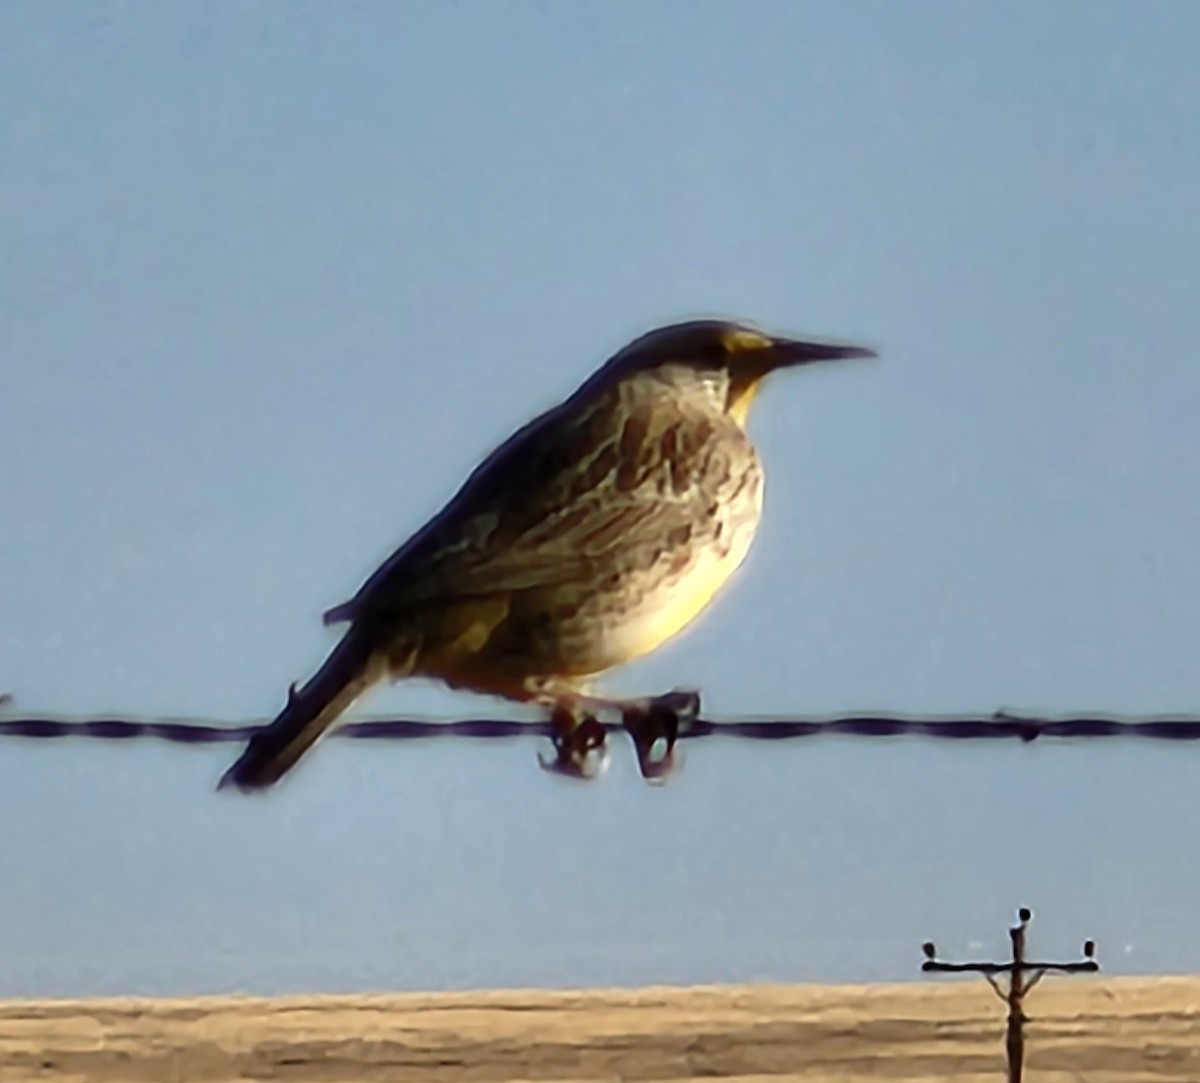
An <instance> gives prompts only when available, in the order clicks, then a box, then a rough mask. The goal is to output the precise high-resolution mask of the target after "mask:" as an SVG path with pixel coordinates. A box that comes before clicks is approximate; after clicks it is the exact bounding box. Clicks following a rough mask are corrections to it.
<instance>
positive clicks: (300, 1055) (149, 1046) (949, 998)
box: [0, 978, 1200, 1083]
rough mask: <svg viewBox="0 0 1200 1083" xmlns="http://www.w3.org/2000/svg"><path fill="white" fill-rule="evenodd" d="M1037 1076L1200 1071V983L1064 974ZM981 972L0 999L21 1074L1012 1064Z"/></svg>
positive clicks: (915, 1077) (4, 1057) (1108, 1082)
mask: <svg viewBox="0 0 1200 1083" xmlns="http://www.w3.org/2000/svg"><path fill="white" fill-rule="evenodd" d="M1027 1011H1028V1013H1029V1014H1030V1016H1031V1017H1032V1018H1033V1022H1032V1023H1031V1024H1030V1025H1029V1028H1028V1031H1027V1039H1026V1041H1027V1055H1026V1069H1025V1080H1026V1083H1061V1081H1065V1080H1087V1081H1088V1083H1117V1081H1120V1083H1136V1081H1151V1080H1152V1081H1154V1083H1167V1081H1173V1080H1180V1081H1185V1080H1186V1081H1187V1083H1197V1081H1200V979H1182V978H1163V979H1124V980H1115V981H1104V980H1084V979H1078V978H1062V979H1059V980H1057V981H1056V980H1054V979H1052V978H1051V979H1048V980H1047V981H1046V983H1045V984H1044V985H1041V986H1039V987H1038V989H1037V990H1036V991H1035V992H1033V993H1032V994H1031V995H1030V998H1029V1001H1028V1003H1027ZM1004 1012H1005V1009H1004V1005H1002V1004H1001V1003H1000V1002H999V1001H998V1000H996V999H995V997H994V996H993V995H992V994H991V992H990V991H989V989H988V987H987V986H986V985H984V984H983V983H982V982H978V981H973V982H962V983H960V982H953V983H946V982H933V981H930V982H928V983H923V984H914V985H891V986H844V987H835V986H799V987H785V986H728V987H710V988H701V989H641V990H615V991H613V990H590V991H582V992H571V993H547V992H521V991H517V992H491V993H470V994H453V995H445V994H443V995H416V996H390V995H389V996H359V997H288V998H280V999H273V1000H256V999H249V998H208V999H194V1000H135V999H119V1000H117V999H114V1000H80V1001H8V1002H0V1083H12V1081H16V1080H45V1081H50V1080H53V1081H55V1083H59V1081H66V1080H151V1081H155V1083H159V1081H163V1083H165V1081H184V1080H213V1081H222V1080H237V1079H270V1080H282V1081H287V1080H297V1081H301V1080H303V1081H325V1080H328V1081H331V1083H333V1081H336V1083H356V1081H359V1080H370V1081H372V1083H377V1081H378V1083H382V1081H385V1080H389V1081H390V1080H405V1081H411V1083H424V1081H436V1083H449V1081H451V1080H472V1081H476V1080H656V1081H673V1080H690V1079H714V1078H717V1079H735V1080H739V1081H742V1083H750V1081H754V1083H763V1081H766V1080H783V1079H789V1078H790V1079H799V1080H806V1081H816V1080H830V1081H832V1080H864V1079H874V1080H880V1079H882V1080H896V1081H900V1080H904V1081H908V1083H926V1081H932V1080H937V1081H939V1083H941V1081H942V1080H947V1079H954V1080H963V1081H971V1083H974V1081H977V1080H989V1081H995V1080H1002V1079H1004V1067H1003V1066H1004V1060H1003V1051H1002V1035H1003V1021H1004Z"/></svg>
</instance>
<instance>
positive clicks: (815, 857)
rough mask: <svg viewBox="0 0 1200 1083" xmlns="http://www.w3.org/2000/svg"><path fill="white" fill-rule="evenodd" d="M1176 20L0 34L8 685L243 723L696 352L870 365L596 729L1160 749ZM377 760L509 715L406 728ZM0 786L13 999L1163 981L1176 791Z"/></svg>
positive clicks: (449, 711) (1185, 645)
mask: <svg viewBox="0 0 1200 1083" xmlns="http://www.w3.org/2000/svg"><path fill="white" fill-rule="evenodd" d="M1198 35H1200V8H1198V7H1196V6H1195V5H1192V4H1189V3H1182V2H1181V3H1174V4H1172V3H1160V4H1155V5H1132V4H1116V3H1112V4H1105V3H1066V2H1063V3H1057V4H1054V5H1033V4H1025V5H1019V4H1008V3H975V4H969V5H968V4H962V3H937V2H933V0H930V2H927V3H923V4H920V5H916V4H907V5H901V4H893V3H889V2H879V3H868V2H857V3H848V4H840V5H834V4H815V3H811V4H805V3H786V4H785V3H767V2H759V3H750V4H741V3H732V2H731V3H702V2H697V3H670V2H655V3H648V4H623V5H615V4H601V3H576V4H552V3H529V2H524V3H516V2H511V3H501V2H497V3H488V4H476V5H473V6H462V5H440V4H434V3H427V4H419V3H406V4H388V3H375V4H371V3H363V4H348V3H347V4H341V5H336V6H335V5H323V4H282V3H263V4H258V5H254V6H246V5H234V4H226V5H214V4H199V3H179V4H172V5H154V4H136V3H133V4H86V5H85V4H76V5H71V4H55V5H50V4H42V3H37V2H27V3H22V2H14V3H9V4H6V5H4V7H3V9H2V10H0V101H3V102H4V108H3V109H0V146H2V147H3V153H0V236H3V237H4V245H3V258H2V259H0V507H3V508H4V510H5V514H4V516H3V520H2V521H0V599H3V612H4V617H5V619H4V621H3V624H2V626H0V689H3V690H7V691H10V692H12V693H13V694H14V696H15V697H16V700H17V703H18V705H19V706H20V707H21V708H23V709H25V710H27V711H33V710H44V711H52V712H69V713H85V714H86V713H93V712H97V711H102V710H117V711H121V712H127V713H132V714H136V715H160V714H168V715H199V716H212V717H217V718H222V719H229V720H242V719H250V718H260V717H264V716H269V715H270V714H272V713H273V712H274V711H275V710H276V709H277V708H278V707H279V705H280V704H281V703H282V701H283V696H284V693H285V690H286V687H287V685H288V683H289V682H290V681H292V680H296V679H302V678H304V677H305V676H307V674H308V673H309V672H311V670H312V668H313V667H314V666H315V665H316V664H318V663H319V661H320V659H321V657H322V656H323V654H324V652H325V651H326V650H328V648H329V647H330V646H331V644H332V641H333V640H332V638H331V634H330V633H329V632H328V631H327V630H326V629H324V628H322V626H321V624H320V613H321V611H322V610H323V609H325V608H326V607H328V606H329V605H332V604H334V603H336V602H339V601H341V600H343V599H344V598H345V597H346V596H347V595H349V594H350V593H351V592H353V590H354V589H355V588H356V587H357V586H358V585H359V583H360V582H361V581H362V579H363V578H364V577H365V576H366V575H367V574H368V573H369V572H370V571H371V570H372V569H373V568H374V567H375V565H376V563H377V562H378V561H379V560H380V559H382V558H383V557H384V556H386V555H387V553H388V552H390V551H391V549H392V548H393V547H394V546H395V545H396V544H397V543H399V542H400V541H402V540H403V539H404V538H405V537H406V536H407V534H408V533H409V532H411V531H412V530H414V529H415V528H417V527H418V526H419V525H420V524H421V523H422V522H423V521H424V520H425V518H426V517H427V516H428V515H429V514H431V513H432V512H434V511H435V510H436V509H437V508H438V507H439V506H440V504H441V502H442V501H443V500H444V499H445V498H446V497H447V496H448V495H449V494H450V493H451V492H452V491H453V489H454V488H455V487H456V486H457V484H458V483H459V482H460V481H461V479H462V477H463V476H464V474H465V473H466V472H467V471H468V470H469V469H470V468H471V466H472V465H473V464H474V463H475V462H476V461H477V460H478V459H479V457H480V456H481V455H482V454H484V453H485V452H486V451H487V450H489V449H490V448H491V447H492V446H493V445H494V444H495V443H497V442H498V441H499V440H501V439H503V438H504V437H505V436H506V435H507V434H508V433H509V432H510V431H511V430H512V428H514V427H515V426H516V425H518V424H520V423H521V422H523V421H524V420H525V419H527V418H528V417H529V416H530V415H532V414H533V413H534V412H535V411H537V410H540V409H542V408H543V407H545V406H547V405H549V404H551V403H552V402H554V401H555V400H556V399H558V398H559V397H561V396H562V395H564V394H566V393H567V392H569V391H570V390H571V389H572V388H573V387H574V386H575V385H576V384H577V383H578V382H579V381H580V380H581V379H582V378H583V377H584V376H586V375H587V373H588V372H589V371H590V370H591V369H592V368H593V367H595V366H596V365H597V364H599V363H600V362H601V361H603V360H604V358H605V357H606V356H607V355H608V354H609V353H610V352H612V351H613V350H614V349H616V348H617V347H619V346H620V345H622V344H623V343H624V342H625V341H626V340H627V339H628V338H630V337H632V336H633V335H635V334H637V333H639V332H641V331H643V330H645V329H647V328H649V327H651V326H654V325H656V324H659V323H664V322H668V321H672V320H676V319H679V318H683V317H688V316H694V315H713V314H716V315H730V316H738V317H743V318H746V319H750V320H753V321H756V322H758V323H760V324H761V325H763V326H764V327H767V328H769V329H777V330H782V331H791V332H798V333H811V334H817V335H829V336H837V337H844V338H851V339H861V340H864V341H867V342H870V343H873V344H875V345H877V346H878V347H879V348H880V349H881V350H882V352H883V358H882V359H881V360H880V361H879V362H878V363H874V364H866V365H848V366H828V367H823V368H821V369H820V370H813V371H801V372H794V373H788V374H785V375H782V376H781V377H779V378H778V379H776V380H774V381H773V383H772V385H771V386H770V387H769V388H768V389H767V392H766V393H765V394H764V395H763V396H762V398H761V400H760V402H759V404H758V406H757V408H756V411H755V415H754V416H753V417H752V431H753V434H754V436H755V438H756V440H757V441H758V443H759V445H760V448H761V450H762V453H763V456H764V459H765V462H766V467H767V476H768V493H767V513H766V519H765V522H764V526H763V529H762V531H761V532H760V535H759V539H758V542H757V543H756V547H755V549H754V551H753V553H752V554H751V558H750V560H749V561H748V563H747V565H746V567H745V568H744V569H743V571H742V573H741V574H740V575H739V576H738V578H737V581H736V582H735V583H734V584H733V585H732V586H731V588H730V589H729V591H728V592H727V594H726V595H725V596H724V597H723V598H722V599H721V601H720V603H719V604H718V606H717V607H716V608H715V609H714V610H712V611H711V612H710V614H709V615H708V616H707V618H706V619H705V620H704V621H703V622H702V623H701V624H699V625H698V626H696V627H695V629H694V630H693V631H692V632H690V633H689V634H688V635H686V636H685V637H683V638H682V639H681V640H679V641H678V642H677V643H675V644H673V645H672V646H670V647H669V648H667V649H664V650H663V651H661V652H660V653H659V654H657V655H655V656H654V657H653V658H651V659H649V660H647V661H645V662H643V663H639V664H638V665H636V666H632V667H630V668H629V669H627V670H625V671H622V672H621V673H620V674H617V675H615V676H614V678H613V680H612V681H611V682H610V683H609V684H608V687H609V688H610V689H611V690H613V691H615V692H635V691H661V690H665V689H667V688H670V687H674V686H677V685H683V686H688V685H699V686H700V687H701V688H702V689H703V691H704V694H705V700H706V707H707V708H708V711H709V713H712V714H717V715H747V714H758V713H822V712H833V711H842V710H848V709H858V708H868V709H895V710H904V711H910V712H953V711H970V712H988V711H991V710H994V709H996V708H1000V707H1005V708H1009V709H1015V710H1020V709H1025V710H1044V711H1051V712H1053V711H1065V710H1072V709H1081V708H1083V709H1097V710H1107V711H1118V712H1159V711H1175V712H1193V713H1194V712H1195V711H1196V710H1197V708H1198V703H1200V700H1198V695H1200V679H1198V677H1197V666H1196V657H1197V654H1198V648H1200V640H1198V637H1197V631H1196V621H1195V609H1196V603H1197V600H1198V599H1200V572H1198V571H1197V561H1196V557H1195V553H1196V545H1197V536H1198V535H1200V496H1198V494H1197V485H1196V477H1197V465H1198V463H1200V427H1198V426H1197V425H1196V417H1197V409H1198V407H1200V376H1198V374H1197V373H1198V370H1197V366H1196V363H1195V351H1196V344H1197V342H1200V303H1198V301H1197V299H1198V297H1200V278H1198V276H1197V267H1198V266H1200V129H1198V128H1197V126H1196V124H1195V122H1194V118H1195V112H1196V105H1197V103H1198V102H1200V70H1198V69H1197V67H1196V64H1195V58H1194V48H1193V45H1194V42H1195V41H1196V40H1197V36H1198ZM364 707H365V709H366V710H368V711H380V712H383V711H386V712H392V713H398V714H404V715H410V714H411V715H432V716H436V717H444V718H453V717H461V716H464V715H477V714H479V713H483V712H494V711H495V710H496V709H497V707H496V705H494V704H492V703H490V702H488V701H478V700H474V699H472V698H470V697H462V696H456V695H452V694H451V693H449V692H446V691H443V690H440V689H438V688H435V687H433V686H430V685H424V684H418V683H410V684H407V685H402V686H398V687H396V688H394V689H391V690H387V691H385V692H382V693H380V694H378V695H376V696H375V697H373V698H372V699H371V700H370V701H369V703H367V704H365V705H364ZM535 751H536V749H535V746H534V745H533V744H532V743H525V742H518V743H514V744H505V745H503V746H487V747H483V746H479V745H462V744H449V743H443V744H437V745H430V746H424V747H416V746H399V745H396V746H382V745H371V746H366V745H361V744H351V743H348V742H338V741H331V742H328V743H326V744H325V745H323V746H322V747H321V748H320V749H319V752H318V753H317V754H316V755H315V756H314V757H313V758H312V761H311V762H310V763H306V764H305V767H304V769H303V770H302V771H301V772H299V773H298V774H297V775H296V777H295V778H294V780H292V781H291V782H290V784H288V785H286V786H284V787H281V788H280V789H279V790H278V791H276V792H273V793H271V794H270V795H269V796H268V797H267V798H266V799H264V800H251V799H246V798H242V797H239V796H236V795H232V794H228V793H223V794H221V795H219V796H218V795H217V794H215V793H213V785H214V783H215V782H216V780H217V778H218V777H219V775H220V772H221V771H222V769H223V768H224V766H225V765H226V764H227V762H228V760H229V758H230V757H231V755H232V752H233V750H232V749H229V748H224V749H220V748H213V749H181V748H175V747H160V746H153V745H150V744H145V745H143V744H121V745H106V744H99V743H93V744H84V743H78V744H68V743H49V742H47V743H44V744H32V743H22V742H18V741H16V740H11V739H10V740H6V742H5V743H4V745H3V747H0V814H2V815H3V817H4V822H5V824H6V828H5V830H4V831H3V832H0V868H3V869H4V870H5V884H4V887H3V890H0V958H2V959H3V960H4V963H3V967H0V994H3V995H34V994H57V993H61V994H66V993H91V992H101V991H115V992H148V993H161V992H176V993H184V992H202V991H216V990H226V989H243V990H248V991H257V992H271V991H277V990H302V989H328V990H334V989H357V988H440V987H454V986H493V985H516V984H526V985H527V984H555V985H580V984H593V983H621V984H630V983H640V982H652V981H682V982H690V981H715V980H748V979H755V978H771V979H774V980H831V981H832V980H837V981H851V980H877V979H903V978H909V977H914V976H915V975H916V970H917V965H918V963H919V951H918V946H919V944H920V942H921V941H922V940H924V939H926V938H929V937H933V938H934V939H936V940H937V941H938V944H939V946H940V947H941V948H942V949H943V950H945V951H946V952H947V953H951V954H952V953H956V952H964V951H967V950H969V949H970V948H971V945H972V942H973V941H976V940H977V941H979V942H980V943H979V944H978V945H977V947H978V950H989V949H995V950H1002V948H1003V946H1004V944H1005V943H1006V938H1005V936H1004V926H1005V922H1007V921H1008V920H1009V918H1010V917H1011V913H1012V910H1013V908H1015V907H1016V906H1018V905H1030V906H1032V907H1034V909H1035V911H1036V913H1037V924H1036V926H1035V931H1034V943H1036V944H1039V945H1041V946H1043V947H1045V949H1046V951H1047V953H1051V954H1054V953H1059V952H1062V953H1069V952H1070V951H1072V950H1074V948H1075V947H1076V946H1077V944H1078V942H1079V941H1080V940H1081V939H1082V938H1083V937H1084V936H1085V935H1090V936H1095V937H1096V938H1097V939H1098V940H1099V942H1100V954H1101V959H1102V961H1103V963H1104V964H1105V966H1106V967H1107V968H1108V969H1109V970H1110V971H1113V972H1122V971H1139V972H1155V971H1163V970H1187V969H1197V968H1200V936H1197V935H1196V934H1197V931H1198V930H1197V925H1196V916H1195V907H1194V900H1195V898H1196V894H1197V891H1198V890H1200V879H1198V875H1197V873H1196V870H1195V862H1194V861H1193V860H1192V858H1193V846H1192V842H1191V837H1190V832H1189V831H1188V830H1187V828H1186V827H1182V828H1181V825H1186V824H1190V823H1192V822H1193V820H1194V816H1195V809H1196V801H1197V798H1196V793H1197V790H1198V787H1200V749H1194V748H1191V747H1157V746H1149V745H1145V746H1142V745H1133V744H1124V745H1117V744H1102V745H1084V744H1078V745H1068V744H1058V745H1054V744H1051V743H1045V744H1041V743H1039V744H1038V745H1035V746H1032V747H1027V748H1010V747H999V746H992V745H969V746H963V747H943V746H941V745H938V744H931V743H927V742H920V741H915V740H910V741H896V742H854V741H848V740H844V741H838V740H827V741H819V742H804V743H800V744H796V745H794V746H771V747H770V748H769V749H768V748H766V747H762V746H751V745H738V744H734V743H716V742H705V743H703V744H700V745H697V746H695V747H694V748H690V749H689V750H688V759H687V764H686V768H685V771H684V773H683V774H682V775H681V776H680V777H679V778H678V779H677V780H675V781H674V782H673V783H672V785H670V786H668V787H665V788H663V789H649V788H647V787H644V786H643V785H642V783H641V782H640V781H639V780H638V779H637V777H636V773H635V771H634V770H633V766H632V763H631V760H630V758H629V756H628V755H623V753H624V751H625V750H623V749H621V748H618V750H617V754H616V756H615V760H616V762H615V763H614V765H613V767H612V769H611V770H610V772H609V773H608V775H607V776H606V778H605V779H604V780H603V781H602V782H600V783H598V784H596V785H592V786H577V785H571V784H568V783H565V782H562V781H561V780H556V779H550V778H547V777H546V776H544V775H542V774H541V773H540V772H539V771H538V770H537V768H536V765H535Z"/></svg>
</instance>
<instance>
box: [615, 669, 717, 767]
mask: <svg viewBox="0 0 1200 1083" xmlns="http://www.w3.org/2000/svg"><path fill="white" fill-rule="evenodd" d="M699 716H700V694H699V693H698V692H686V691H680V690H676V691H674V692H668V693H667V694H666V695H663V696H653V697H650V698H648V699H644V700H638V701H635V702H633V703H630V704H628V705H627V706H626V707H625V709H624V710H623V711H622V712H621V723H622V725H623V726H624V728H625V731H626V732H627V733H628V734H629V736H630V738H631V739H632V741H633V748H634V751H635V752H636V753H637V760H638V770H639V771H641V773H642V778H643V779H645V780H646V781H647V782H650V783H654V784H658V785H660V784H662V783H664V782H666V780H667V779H668V778H669V777H670V776H671V775H672V774H674V773H675V772H676V771H677V770H678V769H679V767H680V766H681V765H682V756H681V754H680V753H679V752H677V751H676V747H675V746H676V743H677V742H678V740H679V737H680V734H682V733H686V732H687V726H688V723H689V722H690V721H692V720H694V719H696V718H698V717H699Z"/></svg>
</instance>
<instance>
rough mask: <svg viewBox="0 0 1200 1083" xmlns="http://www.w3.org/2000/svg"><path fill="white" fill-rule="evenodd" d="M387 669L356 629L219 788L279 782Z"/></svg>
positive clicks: (255, 740) (293, 694)
mask: <svg viewBox="0 0 1200 1083" xmlns="http://www.w3.org/2000/svg"><path fill="white" fill-rule="evenodd" d="M384 676H385V664H384V662H383V660H382V659H381V658H380V657H379V656H378V654H377V653H376V652H375V651H374V650H373V649H372V647H371V645H370V643H369V642H368V641H367V638H366V636H364V635H363V634H362V633H361V632H360V631H359V630H358V629H354V628H352V629H351V630H350V631H349V632H347V633H346V635H345V637H344V638H343V639H342V641H341V642H340V643H339V644H338V645H337V646H336V647H335V648H334V649H333V652H332V653H331V654H330V655H329V657H328V658H327V659H325V663H324V665H322V666H321V668H320V669H319V670H317V672H316V674H315V675H314V676H313V677H312V679H311V680H309V681H308V683H307V684H305V685H304V687H303V688H301V689H299V690H298V691H297V689H296V686H295V685H293V686H292V687H291V689H290V690H289V691H288V701H287V705H286V706H285V707H284V708H283V710H282V711H280V712H279V716H278V717H277V718H276V719H275V721H274V722H272V723H271V724H270V725H269V726H266V727H264V728H263V729H262V730H260V731H259V732H258V733H256V734H255V735H254V736H253V737H252V738H251V739H250V743H249V744H248V745H247V746H246V750H245V751H244V752H243V753H242V755H241V756H240V757H239V759H238V760H237V762H236V763H235V764H234V765H233V766H232V767H230V768H229V770H228V771H226V772H225V774H224V776H223V777H222V778H221V781H220V783H219V784H218V785H217V789H219V790H223V789H225V788H226V787H227V786H233V787H236V788H237V789H239V790H261V789H266V788H267V787H268V786H272V785H274V784H275V783H276V782H278V781H279V780H280V779H281V778H282V777H283V776H284V775H285V774H287V772H288V771H290V770H291V769H292V767H294V766H295V764H296V762H297V761H298V760H299V759H300V757H301V756H303V755H304V753H305V752H307V751H308V750H309V749H310V748H311V747H312V746H313V744H314V743H315V742H316V740H317V738H319V737H320V736H321V734H322V733H324V732H325V731H326V730H327V729H328V728H329V727H330V726H332V725H333V724H334V723H335V722H336V721H337V720H338V718H339V717H340V716H341V715H342V714H343V713H344V712H345V711H347V710H349V708H350V705H351V704H352V703H354V701H355V700H356V699H358V697H359V696H361V695H362V694H363V693H364V692H365V691H366V690H367V689H368V688H370V687H371V685H373V684H375V683H376V682H377V681H379V680H381V679H382V678H383V677H384Z"/></svg>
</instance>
